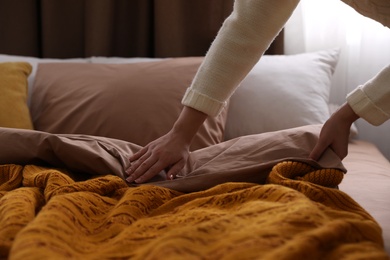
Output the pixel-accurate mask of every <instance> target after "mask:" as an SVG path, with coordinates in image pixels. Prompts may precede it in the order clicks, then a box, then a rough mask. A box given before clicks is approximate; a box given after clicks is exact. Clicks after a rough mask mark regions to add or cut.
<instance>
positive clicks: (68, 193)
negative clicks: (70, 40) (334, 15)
mask: <svg viewBox="0 0 390 260" xmlns="http://www.w3.org/2000/svg"><path fill="white" fill-rule="evenodd" d="M338 57H339V50H338V49H331V50H323V51H318V52H313V53H303V54H297V55H266V56H264V57H263V58H262V59H261V60H260V61H259V63H258V64H257V65H256V66H255V67H254V69H253V70H252V71H251V72H250V74H249V75H248V76H247V77H246V78H245V79H244V81H243V82H242V83H241V85H240V87H239V88H238V90H237V91H236V92H235V93H234V95H233V96H232V98H231V99H230V101H229V103H228V105H227V107H226V109H225V110H224V111H222V113H221V114H220V115H219V116H217V117H215V118H209V119H208V120H207V121H206V122H205V124H204V125H203V126H202V129H200V131H199V133H198V135H197V136H196V139H195V140H194V143H193V145H192V147H191V155H190V158H189V161H188V163H187V164H186V166H185V168H184V169H183V170H182V172H181V173H180V174H179V175H178V176H177V178H176V179H175V180H172V181H169V180H165V175H164V172H161V173H160V174H159V175H158V176H156V177H155V178H154V179H152V180H151V181H150V182H148V183H146V184H142V185H136V184H129V183H127V182H126V181H124V177H125V175H124V170H125V169H126V168H127V167H128V165H129V162H128V158H129V156H130V155H131V154H133V153H134V152H135V151H137V150H138V149H140V147H142V146H144V145H146V144H147V143H148V142H149V141H151V140H153V139H154V138H157V137H158V136H161V135H162V134H164V133H165V132H166V131H168V129H169V128H170V126H171V125H172V124H173V122H174V120H175V119H176V117H177V116H178V113H179V112H180V110H181V104H180V100H181V97H182V95H183V94H184V91H185V89H186V87H187V86H188V85H189V84H190V82H191V80H192V78H193V76H194V74H195V73H196V70H197V68H198V67H199V65H200V63H201V62H202V60H203V57H201V56H196V57H195V56H193V57H177V58H163V59H160V58H120V57H100V56H99V57H97V56H94V57H88V58H80V59H43V58H33V57H22V56H14V55H0V62H1V63H0V80H1V85H0V88H1V90H0V91H2V93H4V94H2V97H1V104H0V106H1V118H0V119H1V123H2V127H1V128H0V143H1V145H2V148H1V150H0V171H1V173H0V257H1V258H8V259H21V258H27V259H65V258H66V259H96V258H99V259H388V257H389V253H390V222H389V221H390V210H389V208H388V201H387V199H388V198H389V197H390V163H389V161H388V160H387V159H386V158H385V157H384V156H383V154H382V153H381V152H380V151H379V150H378V148H377V147H376V146H375V145H374V144H372V143H370V142H367V141H364V140H359V139H357V138H356V136H357V131H358V129H357V128H356V126H353V128H352V129H351V138H350V146H349V154H348V156H347V158H345V159H344V160H343V161H340V159H339V158H338V157H337V156H336V155H335V154H334V153H333V152H332V151H331V150H328V151H326V153H325V154H324V155H323V156H322V157H321V159H320V160H319V161H318V162H315V161H312V160H309V159H308V155H309V153H310V151H311V149H312V148H313V147H314V145H315V142H316V140H317V138H318V133H319V131H320V129H321V124H322V123H323V122H324V121H325V120H326V119H327V118H328V117H329V115H330V113H331V112H332V111H333V110H334V107H335V105H334V104H332V103H331V102H330V101H329V92H330V88H331V79H332V75H333V71H334V69H335V66H336V65H337V59H338ZM275 79H278V80H275ZM275 90H278V91H275Z"/></svg>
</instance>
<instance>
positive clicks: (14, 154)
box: [0, 125, 345, 192]
mask: <svg viewBox="0 0 390 260" xmlns="http://www.w3.org/2000/svg"><path fill="white" fill-rule="evenodd" d="M320 129H321V128H320V125H311V126H303V127H297V128H291V129H287V130H281V131H275V132H268V133H263V134H256V135H249V136H242V137H238V138H234V139H232V140H229V141H226V142H221V143H219V144H217V145H213V146H209V147H206V148H203V149H199V150H196V151H194V152H191V154H190V156H189V160H188V163H187V165H186V166H185V168H184V169H183V170H182V172H181V173H180V174H178V175H177V179H175V180H173V181H166V179H165V178H166V177H165V174H164V173H163V172H162V173H160V175H158V176H156V178H154V179H153V180H152V182H153V184H154V185H159V186H164V187H167V188H170V189H174V190H178V191H181V192H193V191H199V190H204V189H207V188H210V187H212V186H214V185H216V184H219V183H223V182H228V181H245V182H255V183H264V182H265V179H266V177H267V175H268V173H269V171H270V170H271V168H272V167H273V166H274V165H275V164H276V163H278V162H281V161H285V160H296V161H301V162H306V163H309V164H311V165H313V166H316V167H318V168H337V169H341V170H343V171H345V168H344V167H343V165H342V163H341V161H340V159H339V158H338V157H337V156H336V155H335V154H334V153H333V152H332V151H331V150H329V151H327V152H326V153H325V154H324V156H323V157H322V158H321V160H320V161H319V162H314V161H311V160H309V159H307V158H308V154H309V152H310V150H311V148H312V147H313V146H314V145H315V142H316V140H317V136H318V133H319V131H320ZM0 143H1V144H2V150H1V151H0V164H19V165H27V164H37V165H43V166H51V167H57V168H65V169H68V170H70V171H73V172H75V173H78V174H79V175H85V174H89V175H106V174H113V175H116V176H119V177H120V178H122V179H125V176H126V174H125V170H126V169H127V168H128V167H129V165H130V163H129V160H128V158H129V157H130V156H131V155H132V154H133V153H134V152H136V151H138V150H139V149H140V146H138V145H136V144H133V143H130V142H126V141H122V140H118V139H113V138H106V137H99V136H90V135H76V134H51V133H47V132H41V131H36V130H22V129H13V128H0Z"/></svg>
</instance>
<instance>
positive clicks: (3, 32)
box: [0, 0, 283, 58]
mask: <svg viewBox="0 0 390 260" xmlns="http://www.w3.org/2000/svg"><path fill="white" fill-rule="evenodd" d="M233 2H234V0H0V53H1V54H10V55H24V56H34V57H41V58H75V57H89V56H120V57H180V56H203V55H204V54H205V53H206V51H207V50H208V48H209V46H210V44H211V42H212V41H213V39H214V38H215V36H216V34H217V32H218V30H219V28H220V26H221V25H222V23H223V21H224V20H225V18H226V17H227V16H228V15H229V14H230V13H231V11H232V7H233ZM282 43H283V41H282V40H278V41H277V43H275V44H274V45H272V46H271V48H270V52H271V53H281V52H282V51H283V45H282Z"/></svg>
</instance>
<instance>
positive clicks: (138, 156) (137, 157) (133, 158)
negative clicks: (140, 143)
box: [129, 147, 148, 162]
mask: <svg viewBox="0 0 390 260" xmlns="http://www.w3.org/2000/svg"><path fill="white" fill-rule="evenodd" d="M147 151H148V148H147V147H144V148H142V149H141V150H139V151H138V152H136V153H134V154H133V155H132V156H130V158H129V161H130V162H133V161H135V160H138V159H139V158H141V156H142V155H144V154H145V153H146V152H147Z"/></svg>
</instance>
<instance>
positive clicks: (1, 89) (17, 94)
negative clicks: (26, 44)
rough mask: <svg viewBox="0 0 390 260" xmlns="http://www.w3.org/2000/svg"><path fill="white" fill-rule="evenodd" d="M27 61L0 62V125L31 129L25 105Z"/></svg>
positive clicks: (27, 73) (29, 69)
mask: <svg viewBox="0 0 390 260" xmlns="http://www.w3.org/2000/svg"><path fill="white" fill-rule="evenodd" d="M31 70H32V67H31V65H30V64H29V63H27V62H4V63H0V127H11V128H23V129H33V124H32V120H31V116H30V112H29V109H28V106H27V87H28V83H27V77H28V76H29V75H30V73H31Z"/></svg>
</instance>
